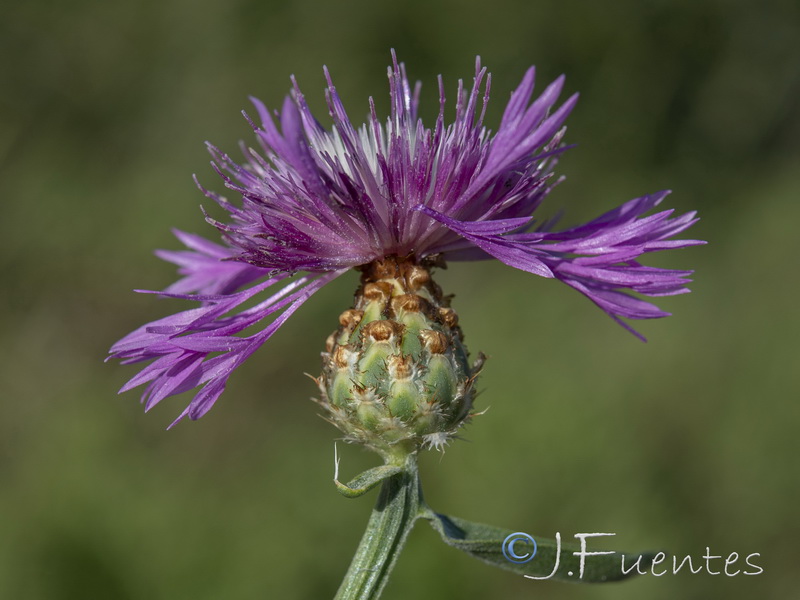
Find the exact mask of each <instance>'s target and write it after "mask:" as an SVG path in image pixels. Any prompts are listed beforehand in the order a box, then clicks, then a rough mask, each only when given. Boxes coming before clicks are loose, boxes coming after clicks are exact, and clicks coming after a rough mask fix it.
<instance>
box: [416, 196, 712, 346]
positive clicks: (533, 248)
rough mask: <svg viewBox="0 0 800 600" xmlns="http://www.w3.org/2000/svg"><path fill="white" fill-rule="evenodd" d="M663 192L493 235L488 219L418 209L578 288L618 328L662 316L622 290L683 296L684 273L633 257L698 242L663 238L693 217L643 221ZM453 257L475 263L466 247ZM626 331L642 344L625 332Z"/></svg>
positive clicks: (498, 254)
mask: <svg viewBox="0 0 800 600" xmlns="http://www.w3.org/2000/svg"><path fill="white" fill-rule="evenodd" d="M668 193H669V192H659V193H657V194H652V195H649V196H643V197H641V198H636V199H634V200H631V201H629V202H626V203H625V204H624V205H622V206H621V207H619V208H617V209H614V210H613V211H609V212H608V213H605V214H604V215H601V216H600V217H598V218H597V219H594V220H592V221H590V222H589V223H586V224H585V225H581V226H578V227H574V228H571V229H567V230H565V231H561V232H531V233H514V232H513V230H511V229H510V224H513V223H514V222H515V220H513V219H506V220H504V221H497V222H496V230H493V228H492V226H491V224H492V223H495V222H493V221H483V222H464V221H458V220H456V219H452V218H450V217H447V216H445V215H442V214H441V213H437V212H436V211H433V210H431V209H429V208H427V207H423V206H420V207H417V209H418V210H419V211H421V212H423V213H424V214H426V215H428V216H430V217H431V218H433V219H436V220H437V221H439V222H440V223H442V224H444V225H445V226H447V227H448V228H449V229H451V230H452V231H454V232H455V233H457V234H459V235H461V236H462V237H464V238H465V239H467V240H469V241H471V242H472V243H473V244H475V246H477V247H478V248H480V250H482V251H483V252H485V253H487V254H489V255H491V256H493V257H495V258H497V259H499V260H500V261H502V262H504V263H505V264H507V265H510V266H512V267H515V268H518V269H522V270H525V271H528V272H534V273H536V272H537V271H536V270H537V269H540V265H541V266H542V267H543V268H542V271H543V272H544V273H547V274H549V276H550V277H555V278H557V279H559V280H561V281H563V282H564V283H566V284H567V285H569V286H570V287H572V288H574V289H576V290H578V291H579V292H581V293H582V294H584V295H585V296H587V297H588V298H589V299H590V300H592V302H594V303H595V304H596V305H597V306H599V307H600V308H601V309H602V310H603V311H605V312H606V313H607V314H608V315H609V316H611V317H612V318H614V320H616V321H617V322H619V323H620V324H623V325H625V324H624V322H623V321H621V318H628V319H653V318H659V317H664V316H668V314H669V313H666V312H664V311H662V310H660V309H659V308H658V307H656V306H655V305H653V304H651V303H649V302H647V301H645V300H642V299H640V298H636V297H633V296H631V295H629V292H635V293H638V294H642V295H645V296H669V295H675V294H682V293H685V292H687V291H688V289H687V288H686V287H685V284H686V283H687V282H688V281H689V280H688V279H686V278H687V276H688V275H690V274H691V271H684V270H671V269H661V268H656V267H648V266H644V265H642V264H640V263H639V262H637V259H638V258H639V257H640V256H641V255H642V254H645V253H648V252H653V251H657V250H661V249H665V248H682V247H687V246H693V245H697V244H702V243H704V242H702V241H699V240H666V238H667V237H670V236H673V235H676V234H678V233H681V232H682V231H684V230H685V229H686V228H688V227H690V226H691V225H692V224H694V223H695V222H696V220H697V219H696V218H695V217H694V213H687V214H686V215H682V216H679V217H675V218H671V217H670V215H671V213H672V211H663V212H661V213H657V214H655V215H650V216H647V217H645V216H643V214H644V213H645V212H647V211H648V210H650V209H652V208H653V207H655V206H657V205H658V204H659V203H660V202H661V200H662V199H663V198H664V197H665V196H666V195H667V194H668ZM454 254H455V255H456V256H458V255H460V257H461V258H472V259H475V258H478V257H477V256H476V253H475V252H470V251H469V250H468V249H459V250H457V251H455V252H454ZM446 256H447V255H446ZM539 274H542V273H539ZM545 276H548V275H545ZM625 327H626V329H628V330H629V331H631V332H633V333H635V334H636V335H637V336H638V337H640V338H642V336H641V335H639V334H638V333H637V332H635V331H634V330H633V329H632V328H631V327H630V326H628V325H625ZM642 339H644V338H642Z"/></svg>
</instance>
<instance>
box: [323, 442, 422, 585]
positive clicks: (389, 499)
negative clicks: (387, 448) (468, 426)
mask: <svg viewBox="0 0 800 600" xmlns="http://www.w3.org/2000/svg"><path fill="white" fill-rule="evenodd" d="M420 496H421V492H420V487H419V475H418V473H417V463H416V459H415V457H414V456H413V455H412V456H409V457H408V459H407V460H406V464H405V465H404V470H403V472H402V473H398V474H397V475H393V476H392V477H390V478H389V479H387V480H385V481H384V482H383V483H382V484H381V491H380V495H379V496H378V502H377V504H376V505H375V508H374V509H373V510H372V515H371V516H370V518H369V523H367V529H366V531H364V535H363V536H362V538H361V542H360V543H359V545H358V550H356V554H355V556H354V557H353V561H352V562H351V563H350V568H349V569H348V571H347V575H345V578H344V581H342V585H341V586H340V587H339V591H338V592H337V593H336V598H335V600H370V599H377V598H378V597H380V595H381V592H382V591H383V587H384V586H385V585H386V582H387V581H388V580H389V574H390V573H391V572H392V569H393V568H394V564H395V563H396V562H397V557H398V556H399V555H400V551H401V550H402V549H403V545H404V544H405V541H406V538H407V537H408V534H409V532H410V531H411V528H412V527H413V526H414V521H416V520H417V518H418V517H419V516H420V505H421V503H422V500H421V497H420Z"/></svg>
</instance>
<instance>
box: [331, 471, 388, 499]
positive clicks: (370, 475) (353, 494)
mask: <svg viewBox="0 0 800 600" xmlns="http://www.w3.org/2000/svg"><path fill="white" fill-rule="evenodd" d="M402 471H403V468H402V467H396V466H393V465H383V466H380V467H374V468H372V469H368V470H367V471H364V472H363V473H361V474H360V475H357V476H356V477H355V478H353V480H352V481H350V483H346V484H345V483H342V482H341V481H339V480H338V479H334V480H333V482H334V483H335V484H336V489H337V490H339V493H340V494H341V495H342V496H345V497H346V498H358V497H359V496H363V495H364V494H366V493H367V492H368V491H370V490H371V489H372V488H374V487H375V486H376V485H378V484H379V483H381V482H382V481H384V480H386V479H389V477H391V476H393V475H397V474H398V473H400V472H402Z"/></svg>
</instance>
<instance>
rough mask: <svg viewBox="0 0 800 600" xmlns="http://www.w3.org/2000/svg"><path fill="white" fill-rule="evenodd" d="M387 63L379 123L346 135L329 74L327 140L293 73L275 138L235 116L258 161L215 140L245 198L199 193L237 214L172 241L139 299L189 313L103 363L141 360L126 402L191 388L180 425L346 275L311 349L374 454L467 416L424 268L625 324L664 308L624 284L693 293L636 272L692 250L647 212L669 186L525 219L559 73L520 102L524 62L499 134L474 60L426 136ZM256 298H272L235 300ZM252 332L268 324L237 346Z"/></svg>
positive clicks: (456, 350)
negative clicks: (503, 275)
mask: <svg viewBox="0 0 800 600" xmlns="http://www.w3.org/2000/svg"><path fill="white" fill-rule="evenodd" d="M392 58H393V65H392V67H390V68H389V70H388V76H389V86H390V98H391V111H390V115H389V117H388V119H386V121H385V122H382V121H381V119H379V117H378V116H377V114H376V110H375V107H374V104H373V102H372V99H370V102H369V116H368V118H367V121H366V123H365V124H364V125H362V126H361V127H360V128H355V127H354V126H353V125H352V123H351V121H350V119H349V118H348V116H347V114H346V113H345V110H344V107H343V105H342V103H341V101H340V99H339V96H338V95H337V93H336V89H335V88H334V86H333V83H332V81H331V78H330V76H329V74H328V71H327V70H325V76H326V79H327V89H326V98H327V102H328V108H329V111H330V116H331V118H332V120H333V124H332V126H331V127H330V128H329V129H325V128H324V127H323V126H322V125H320V124H319V122H318V121H317V120H316V119H315V118H314V117H313V116H312V114H311V112H310V110H309V108H308V105H307V104H306V101H305V99H304V97H303V94H302V93H301V92H300V88H299V87H298V86H297V83H296V82H294V80H293V84H294V87H293V90H292V92H291V94H290V95H289V96H288V97H287V98H286V100H285V102H284V104H283V108H282V110H281V111H280V112H277V111H276V112H275V113H274V117H275V118H276V119H277V122H278V123H279V126H278V125H277V124H276V121H275V120H274V118H273V114H272V113H270V111H268V110H267V109H266V108H265V107H264V105H263V104H262V103H261V102H259V101H258V100H253V103H254V104H255V107H256V112H257V115H258V119H257V120H254V119H251V118H250V117H249V116H247V115H245V117H246V118H247V120H248V121H249V122H250V124H251V126H252V127H253V129H254V130H255V134H256V138H257V140H258V144H259V149H258V150H255V149H252V148H248V147H243V152H244V162H242V163H237V162H235V161H234V160H233V159H231V158H230V157H229V156H228V155H227V154H224V153H222V152H221V151H219V150H218V149H217V148H215V147H214V146H210V145H209V149H210V152H211V154H212V156H213V158H214V161H213V162H212V165H213V166H214V168H215V170H216V171H217V172H218V173H219V175H220V176H221V177H222V178H223V180H224V182H225V186H226V187H227V188H229V189H230V190H232V191H233V192H234V193H236V194H237V195H241V200H240V201H239V202H236V203H232V202H229V201H228V200H227V199H226V198H224V197H222V196H220V195H218V194H216V193H214V192H212V191H209V190H207V189H204V188H201V189H203V191H204V193H205V195H206V196H208V197H209V198H212V199H213V200H215V201H216V202H217V203H218V204H219V205H220V206H222V207H223V208H224V209H225V210H226V211H227V212H229V213H230V216H231V218H230V222H228V223H223V222H219V221H217V220H215V219H213V218H211V217H210V216H207V217H206V220H207V221H208V222H209V223H210V224H212V225H213V226H215V227H216V228H217V229H219V230H220V231H221V232H222V238H223V244H222V245H220V244H216V243H213V242H210V241H207V240H205V239H203V238H201V237H198V236H196V235H192V234H188V233H184V232H180V231H176V232H175V233H176V236H177V237H178V239H179V240H180V241H181V242H182V243H183V244H184V245H185V246H186V247H187V248H188V250H183V251H165V250H161V251H158V253H157V254H158V255H159V256H160V257H161V258H163V259H165V260H167V261H170V262H173V263H175V264H177V265H178V266H179V273H180V274H181V275H182V276H183V277H182V278H181V279H180V280H179V281H177V282H176V283H174V284H173V285H171V286H169V287H168V288H166V289H165V290H163V291H161V292H149V293H156V294H160V295H162V296H169V297H175V298H187V299H191V300H196V301H197V302H198V303H199V305H198V306H197V307H196V308H193V309H190V310H186V311H183V312H180V313H177V314H175V315H172V316H169V317H166V318H163V319H160V320H157V321H154V322H152V323H148V324H147V325H144V326H143V327H141V328H139V329H137V330H136V331H134V332H132V333H131V334H129V335H127V336H126V337H124V338H123V339H122V340H120V341H119V342H117V343H116V344H115V345H114V346H113V348H112V349H111V355H112V357H115V358H120V359H122V361H123V362H125V363H135V362H140V361H147V360H152V362H151V363H150V364H148V365H147V366H146V367H144V368H143V369H142V370H141V371H140V372H139V373H138V374H137V375H136V376H134V377H133V378H132V379H131V380H130V381H129V382H128V383H127V384H126V385H125V386H124V387H123V388H122V390H121V391H125V390H128V389H131V388H134V387H136V386H139V385H141V384H145V383H146V384H148V385H147V387H146V389H145V392H144V395H143V398H142V401H143V402H144V403H145V409H149V408H151V407H152V406H154V405H155V404H156V403H158V402H159V401H161V400H162V399H164V398H165V397H167V396H171V395H174V394H179V393H181V392H185V391H187V390H190V389H192V388H195V387H199V386H201V389H200V390H199V391H198V393H197V394H196V395H195V396H194V398H193V399H192V400H191V402H190V404H189V405H188V406H187V407H186V409H185V410H184V411H183V412H182V413H181V414H180V416H179V417H178V419H176V421H175V422H177V421H179V420H180V419H182V418H183V417H185V416H187V415H188V416H189V417H190V418H191V419H197V418H199V417H201V416H202V415H204V414H205V413H206V412H207V411H208V410H209V409H210V408H211V406H212V405H213V404H214V402H215V401H216V400H217V398H218V397H219V396H220V394H221V393H222V392H223V390H224V388H225V384H226V382H227V380H228V377H229V376H230V374H231V373H232V372H233V371H234V370H235V369H236V368H237V367H238V366H239V365H240V364H242V363H243V362H244V361H245V360H246V359H247V358H248V357H249V356H250V355H251V354H253V352H255V350H256V349H258V348H259V347H260V346H261V345H262V344H263V343H264V342H265V341H266V340H267V339H269V337H270V336H271V335H272V334H273V333H274V332H275V331H277V329H278V328H279V327H281V325H283V324H284V323H285V322H286V320H287V319H288V318H289V317H290V316H291V315H292V314H293V313H294V312H295V311H296V310H297V309H298V308H299V307H300V306H301V305H302V304H303V303H304V302H305V301H306V300H307V299H308V298H309V297H311V295H313V294H314V293H315V292H316V291H317V290H319V289H320V288H322V287H323V286H324V285H325V284H327V283H328V282H330V281H332V280H333V279H335V278H336V277H338V276H339V275H341V274H342V273H344V272H346V271H347V270H349V269H358V270H360V271H361V274H362V275H361V286H360V288H359V290H358V292H357V293H356V299H355V304H354V306H353V307H352V308H351V309H350V310H347V311H345V312H344V313H343V314H342V316H341V317H340V328H339V329H338V330H337V331H336V332H335V333H334V334H332V335H331V336H330V337H329V339H328V343H327V347H326V351H325V352H324V353H323V363H324V364H323V373H322V376H321V377H320V378H319V379H318V380H317V382H318V384H319V387H320V390H321V398H320V403H321V404H322V405H323V407H324V408H325V410H326V412H327V415H328V418H329V419H330V420H331V421H332V422H333V423H334V424H336V425H337V426H338V427H339V428H340V429H341V430H342V431H343V432H344V433H345V434H346V436H347V437H348V438H349V439H351V440H357V441H359V442H362V443H365V444H367V445H368V446H370V447H372V448H374V449H376V450H378V451H380V452H381V453H382V454H384V455H386V454H387V453H391V449H392V448H393V447H395V446H397V445H399V446H402V447H404V448H406V449H407V450H414V449H416V448H418V447H421V446H423V445H429V446H441V445H442V444H443V443H444V442H446V440H447V439H448V437H450V436H452V435H453V433H454V432H455V431H456V430H457V429H458V428H459V427H460V426H461V425H462V424H463V423H464V422H465V421H466V420H467V419H468V418H469V416H470V414H471V412H472V396H473V392H472V387H473V382H474V379H475V377H476V375H477V372H478V370H479V368H480V362H481V361H480V359H479V360H478V361H476V362H475V363H474V364H471V363H470V362H469V360H468V358H467V351H466V350H465V348H464V346H463V344H462V334H461V331H460V329H459V327H458V325H457V317H456V315H455V313H454V312H453V310H452V308H450V307H449V300H448V297H447V296H445V295H443V294H442V291H441V290H440V289H439V287H438V286H437V285H436V284H435V283H434V282H433V281H432V279H431V270H432V268H433V267H435V266H437V265H440V264H442V263H443V262H444V261H448V260H451V261H472V260H483V259H489V258H496V259H498V260H500V261H501V262H503V263H505V264H507V265H510V266H512V267H515V268H517V269H521V270H523V271H528V272H530V273H534V274H536V275H539V276H541V277H546V278H551V279H559V280H561V281H562V282H564V283H566V284H567V285H569V286H571V287H573V288H575V289H576V290H578V291H579V292H581V293H582V294H584V295H585V296H587V297H588V298H589V299H590V300H592V301H593V302H594V303H595V304H596V305H598V306H599V307H600V308H601V309H602V310H603V311H605V312H606V313H607V314H608V315H609V316H611V317H612V318H613V319H615V320H616V321H617V322H619V323H620V324H622V325H623V326H624V327H626V328H627V329H629V330H630V331H632V332H633V329H631V328H630V326H629V325H627V324H626V323H625V322H624V321H623V320H622V319H650V318H657V317H663V316H666V315H667V314H668V313H665V312H663V311H661V310H660V309H658V308H657V307H656V306H654V305H653V304H651V303H649V302H647V301H645V300H643V299H641V298H639V297H637V296H635V295H633V294H632V292H633V293H635V294H638V295H644V296H665V295H672V294H680V293H684V292H687V291H688V290H687V289H686V287H685V284H686V282H687V279H686V277H687V276H688V275H689V274H690V271H677V270H668V269H661V268H655V267H648V266H644V265H642V264H640V263H639V262H638V259H639V257H640V256H641V255H643V254H645V253H647V252H653V251H657V250H665V249H670V248H682V247H686V246H691V245H694V244H699V243H703V242H700V241H697V240H676V239H673V238H674V236H676V235H677V234H679V233H681V232H683V231H684V230H685V229H687V228H688V227H690V226H691V225H692V224H693V223H694V222H695V221H696V219H695V216H694V213H688V214H685V215H682V216H678V217H672V216H671V213H672V211H670V210H666V211H662V212H658V213H656V214H652V215H650V216H644V215H645V213H647V212H648V211H650V210H651V209H652V208H654V207H655V206H656V205H658V204H659V203H660V202H661V201H662V200H663V198H664V197H665V196H666V195H667V194H668V192H667V191H662V192H658V193H655V194H651V195H647V196H642V197H640V198H636V199H634V200H631V201H629V202H626V203H625V204H623V205H622V206H620V207H618V208H616V209H614V210H611V211H610V212H607V213H605V214H603V215H601V216H600V217H598V218H596V219H594V220H592V221H590V222H588V223H586V224H584V225H580V226H577V227H572V228H568V229H563V230H555V229H554V224H553V223H547V222H535V220H534V218H533V214H534V212H535V211H536V210H537V208H538V207H539V204H540V203H541V202H542V200H543V199H544V198H545V196H547V194H548V193H549V192H550V190H551V189H552V188H553V186H554V185H555V184H556V183H558V181H559V179H557V178H555V177H554V175H553V166H554V165H555V163H556V157H557V156H558V155H559V154H560V153H561V152H562V151H564V150H565V149H566V147H565V146H564V145H563V144H562V138H563V136H564V132H565V128H564V126H563V125H564V121H565V119H566V118H567V115H568V114H569V113H570V111H571V110H572V108H573V107H574V105H575V102H576V100H577V94H575V95H572V96H570V97H569V98H568V99H567V100H566V101H564V102H563V103H561V104H560V105H559V104H558V97H559V95H560V93H561V89H562V86H563V82H564V79H563V76H562V77H559V78H558V79H557V80H555V81H554V82H553V83H551V84H550V85H549V86H547V88H546V89H545V90H544V92H542V94H541V95H540V96H539V97H538V98H536V99H534V100H533V101H532V94H533V88H534V69H533V68H531V69H529V70H528V72H527V73H526V74H525V76H524V77H523V79H522V82H521V83H520V84H519V86H518V87H517V88H516V90H515V91H514V92H513V93H512V94H511V98H510V100H509V102H508V105H507V106H506V109H505V112H504V114H503V117H502V120H501V122H500V125H499V127H498V128H497V131H496V132H492V131H490V130H488V129H486V128H485V127H484V125H483V118H484V113H485V109H486V105H487V102H488V100H489V88H490V82H491V76H490V75H488V74H487V72H486V69H485V68H483V67H481V64H480V60H478V61H477V62H476V67H475V77H474V79H473V83H472V87H471V89H470V90H467V89H465V88H464V86H463V84H462V82H461V81H459V84H458V91H457V93H456V107H455V113H456V114H455V118H454V120H453V122H452V123H450V124H446V123H445V115H444V113H445V93H444V86H443V84H442V80H441V78H440V79H439V115H438V117H437V119H436V122H435V124H434V125H433V128H426V127H425V126H424V125H423V123H422V121H421V120H420V119H418V117H417V106H418V99H419V90H420V86H419V84H417V85H416V87H415V88H414V89H413V91H412V89H411V87H410V86H409V83H408V79H407V77H406V72H405V68H404V66H403V64H402V63H401V64H398V63H397V60H396V59H395V57H394V55H392ZM293 276H295V277H294V279H291V280H290V278H292V277H293ZM259 295H263V296H266V297H265V298H264V299H263V300H261V301H260V302H258V303H257V304H255V305H254V306H249V307H248V308H242V305H243V304H244V303H245V302H247V301H248V300H250V299H251V298H254V297H258V296H259ZM270 318H271V319H270ZM258 323H268V324H266V325H265V326H264V327H263V328H262V329H261V330H260V331H258V332H257V333H252V334H249V335H238V334H240V333H241V332H243V331H244V330H246V329H248V328H250V327H251V326H253V325H256V324H258ZM634 333H635V332H634ZM637 335H638V334H637ZM173 424H174V423H173Z"/></svg>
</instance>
